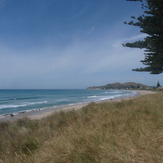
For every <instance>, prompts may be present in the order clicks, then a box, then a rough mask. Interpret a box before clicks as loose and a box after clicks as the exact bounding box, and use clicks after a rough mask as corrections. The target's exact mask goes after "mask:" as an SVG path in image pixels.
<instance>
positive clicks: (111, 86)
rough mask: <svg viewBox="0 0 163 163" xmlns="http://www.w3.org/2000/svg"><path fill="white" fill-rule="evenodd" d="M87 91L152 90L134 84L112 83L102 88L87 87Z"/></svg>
mask: <svg viewBox="0 0 163 163" xmlns="http://www.w3.org/2000/svg"><path fill="white" fill-rule="evenodd" d="M87 89H152V87H151V86H148V85H144V84H140V83H134V82H127V83H118V82H117V83H112V84H107V85H104V86H92V87H88V88H87Z"/></svg>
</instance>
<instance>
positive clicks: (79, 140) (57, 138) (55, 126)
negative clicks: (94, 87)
mask: <svg viewBox="0 0 163 163" xmlns="http://www.w3.org/2000/svg"><path fill="white" fill-rule="evenodd" d="M1 162H2V163H3V162H4V163H19V162H20V163H24V162H27V163H44V162H45V163H71V162H72V163H89V162H90V163H91V162H92V163H130V162H132V163H161V162H163V93H157V94H153V95H147V96H143V97H138V98H136V99H134V100H129V101H123V102H114V103H100V104H95V103H91V104H89V105H88V106H87V107H84V108H83V109H81V110H78V111H69V112H60V113H56V114H54V115H52V116H49V117H47V118H44V119H42V120H29V119H27V118H25V119H20V120H17V121H14V122H3V123H0V163H1Z"/></svg>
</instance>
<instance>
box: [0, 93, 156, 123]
mask: <svg viewBox="0 0 163 163" xmlns="http://www.w3.org/2000/svg"><path fill="white" fill-rule="evenodd" d="M136 92H137V95H136V96H131V97H123V98H118V99H109V100H103V101H98V102H95V103H102V102H117V101H118V102H120V101H123V100H130V99H133V98H136V97H138V96H143V95H147V94H153V93H156V92H152V91H141V90H138V91H137V90H136ZM89 103H90V102H89ZM89 103H83V104H75V105H68V106H58V107H48V108H44V109H37V110H33V111H30V112H19V113H18V114H16V115H14V116H11V115H6V116H4V117H1V118H0V122H2V121H10V120H15V119H20V118H23V117H28V118H30V119H41V118H44V117H47V116H49V115H51V114H53V113H55V112H58V111H69V110H78V109H81V108H83V107H84V106H86V105H88V104H89Z"/></svg>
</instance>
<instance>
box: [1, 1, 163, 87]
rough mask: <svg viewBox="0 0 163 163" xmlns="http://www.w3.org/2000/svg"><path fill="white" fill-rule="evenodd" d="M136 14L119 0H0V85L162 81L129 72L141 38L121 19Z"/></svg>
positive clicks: (133, 5)
mask: <svg viewBox="0 0 163 163" xmlns="http://www.w3.org/2000/svg"><path fill="white" fill-rule="evenodd" d="M141 14H142V11H141V9H140V4H139V3H138V2H127V1H125V0H115V1H114V0H100V1H99V0H14V1H13V0H0V76H1V80H0V88H1V89H2V88H3V89H23V88H27V89H30V88H31V89H34V88H43V89H46V88H48V89H50V88H58V89H59V88H86V87H88V86H92V85H104V84H107V83H113V82H127V81H133V82H140V83H144V84H148V85H156V83H157V81H159V82H160V84H163V75H162V74H161V75H151V74H149V73H146V72H143V73H142V72H133V71H131V69H132V68H138V67H141V66H143V65H142V64H141V63H140V62H139V61H140V60H142V59H143V58H144V55H143V51H142V50H139V49H130V48H124V47H122V43H125V42H127V41H131V42H132V41H135V40H137V39H142V38H143V37H144V36H145V35H144V34H142V33H140V32H139V29H138V28H136V27H132V26H128V25H125V24H123V22H124V21H129V20H130V17H131V16H132V15H134V16H139V15H141Z"/></svg>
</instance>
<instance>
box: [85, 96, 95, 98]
mask: <svg viewBox="0 0 163 163" xmlns="http://www.w3.org/2000/svg"><path fill="white" fill-rule="evenodd" d="M96 97H97V96H87V98H96Z"/></svg>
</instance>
